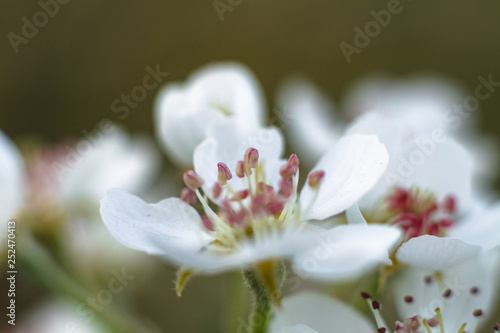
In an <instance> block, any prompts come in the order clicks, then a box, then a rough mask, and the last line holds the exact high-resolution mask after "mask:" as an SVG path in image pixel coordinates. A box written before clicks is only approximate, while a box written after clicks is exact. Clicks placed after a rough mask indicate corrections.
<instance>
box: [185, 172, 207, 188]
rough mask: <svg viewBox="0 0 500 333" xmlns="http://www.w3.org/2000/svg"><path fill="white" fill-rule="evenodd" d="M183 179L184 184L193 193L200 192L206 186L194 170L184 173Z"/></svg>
mask: <svg viewBox="0 0 500 333" xmlns="http://www.w3.org/2000/svg"><path fill="white" fill-rule="evenodd" d="M182 179H183V180H184V184H186V186H187V187H188V188H190V189H191V190H193V191H196V190H198V189H199V188H200V187H202V186H203V184H204V182H203V178H201V177H200V176H199V175H198V174H197V173H196V172H194V170H188V171H186V172H184V175H183V176H182Z"/></svg>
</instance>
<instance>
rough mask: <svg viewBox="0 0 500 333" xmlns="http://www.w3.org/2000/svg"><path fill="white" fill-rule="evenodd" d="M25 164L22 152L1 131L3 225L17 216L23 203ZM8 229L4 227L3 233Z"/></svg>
mask: <svg viewBox="0 0 500 333" xmlns="http://www.w3.org/2000/svg"><path fill="white" fill-rule="evenodd" d="M23 178H24V165H23V159H22V156H21V153H20V152H19V150H18V149H17V147H16V146H15V145H14V143H13V142H12V141H10V139H9V138H8V137H7V136H6V135H5V134H4V133H3V132H2V131H0V221H1V225H2V226H3V225H4V223H6V222H7V220H9V219H11V218H14V217H15V215H14V214H15V212H16V211H17V210H18V209H19V207H20V205H21V203H22V196H23ZM2 228H3V227H2ZM6 230H7V228H6V227H5V228H3V229H2V231H0V232H1V233H2V234H3V233H4V232H5V231H6Z"/></svg>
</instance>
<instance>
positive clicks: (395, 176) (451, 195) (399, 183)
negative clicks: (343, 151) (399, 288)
mask: <svg viewBox="0 0 500 333" xmlns="http://www.w3.org/2000/svg"><path fill="white" fill-rule="evenodd" d="M398 125H399V123H398V121H397V120H396V119H394V118H393V117H389V116H384V115H382V114H380V113H377V112H370V113H367V114H365V115H363V116H361V117H360V118H359V119H358V120H357V121H356V122H355V123H354V124H353V125H352V126H351V128H350V129H349V130H348V133H362V134H376V135H377V136H378V137H379V139H380V140H381V142H383V143H384V144H385V145H386V147H387V150H388V152H389V155H390V162H389V166H388V168H387V170H386V172H385V174H384V176H383V177H382V178H381V179H380V180H379V182H378V183H377V184H376V185H375V186H374V188H373V189H372V190H370V191H369V192H368V193H367V195H365V197H364V198H363V199H361V200H360V201H359V206H360V208H361V211H362V212H363V214H364V215H365V217H366V218H367V219H368V220H369V221H371V222H377V223H381V222H387V223H390V224H394V225H398V226H400V227H401V228H402V229H403V230H404V231H405V233H406V238H407V239H409V241H407V242H405V243H404V244H403V245H402V246H401V247H400V248H399V249H398V251H397V254H396V258H397V259H398V260H399V261H401V262H404V263H408V264H412V265H415V266H417V267H421V268H426V269H430V268H431V267H432V268H433V269H435V270H439V269H444V268H447V267H451V266H453V265H455V264H457V263H459V262H463V261H466V260H468V259H470V258H472V257H474V256H475V255H477V254H479V252H480V251H481V249H482V250H483V251H486V250H489V249H491V248H494V247H496V246H498V245H500V230H499V229H498V228H495V224H494V223H493V222H491V221H494V220H495V219H498V218H500V211H499V210H498V209H490V208H488V207H483V204H481V203H480V201H478V199H476V196H475V193H474V187H473V185H474V184H473V174H474V163H473V160H472V158H471V156H470V155H469V153H468V152H467V151H466V150H465V149H464V148H463V147H462V146H460V145H459V144H458V143H457V142H455V141H454V140H453V139H451V138H446V137H437V136H432V135H431V136H420V137H416V138H415V137H413V136H412V138H411V139H410V140H409V139H408V138H407V136H406V135H405V134H406V133H407V132H406V129H407V127H405V126H398ZM387 133H391V134H392V135H390V136H389V135H387ZM476 207H482V208H476ZM417 236H418V237H417ZM436 236H438V237H436ZM480 237H482V241H481V242H480V241H479V238H480ZM410 238H411V239H410ZM483 244H485V245H486V244H487V246H483Z"/></svg>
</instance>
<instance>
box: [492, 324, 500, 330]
mask: <svg viewBox="0 0 500 333" xmlns="http://www.w3.org/2000/svg"><path fill="white" fill-rule="evenodd" d="M493 331H495V332H500V323H496V324H495V325H493Z"/></svg>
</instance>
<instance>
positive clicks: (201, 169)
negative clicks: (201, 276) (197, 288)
mask: <svg viewBox="0 0 500 333" xmlns="http://www.w3.org/2000/svg"><path fill="white" fill-rule="evenodd" d="M233 131H235V132H237V128H233V130H231V129H226V130H224V131H223V130H220V131H217V132H216V134H215V136H214V137H213V138H210V139H207V140H206V141H204V142H203V143H202V144H200V145H199V146H198V147H197V149H196V150H195V156H194V164H195V170H196V172H195V171H192V170H191V171H188V172H186V173H185V174H184V181H185V183H186V185H187V186H188V188H187V189H185V190H183V194H182V198H183V200H184V201H183V200H181V199H178V198H170V199H165V200H163V201H161V202H159V203H157V204H148V203H146V202H144V201H143V200H141V199H140V198H138V197H136V196H134V195H132V194H129V193H127V192H125V191H122V190H118V189H112V190H110V191H109V192H108V194H107V196H106V197H105V198H104V199H103V200H102V201H101V214H102V217H103V220H104V223H105V224H106V226H107V227H108V229H109V230H110V232H111V233H112V234H113V235H114V236H115V237H116V238H117V239H118V240H120V241H121V242H122V243H124V244H125V245H127V246H129V247H131V248H134V249H137V250H141V251H145V252H148V253H151V254H156V255H159V256H162V257H164V258H165V259H167V260H169V261H171V262H174V263H175V264H177V265H181V266H187V267H190V268H194V269H196V270H199V271H204V272H217V271H222V270H227V269H232V268H235V267H244V266H247V265H249V264H252V263H257V262H261V261H266V260H269V259H277V258H294V257H296V258H298V259H300V260H304V258H302V257H300V256H298V255H299V254H306V253H308V252H307V250H311V248H315V247H319V246H321V245H323V247H325V246H326V247H327V248H326V250H325V249H323V252H322V253H321V255H320V256H316V255H315V254H316V253H312V254H310V255H308V256H307V258H306V259H307V260H309V261H313V263H314V267H312V268H310V269H309V270H308V269H307V268H308V267H309V266H308V267H303V266H304V265H303V263H304V262H303V261H302V262H295V266H296V267H297V266H299V267H301V268H304V269H305V270H307V271H308V273H309V274H310V275H311V276H314V275H315V273H318V274H319V275H320V276H322V275H324V274H325V271H328V274H329V275H331V276H332V277H333V278H335V277H336V274H337V273H338V274H340V275H342V276H344V275H345V274H346V273H348V271H353V272H356V273H357V272H358V271H359V269H360V267H362V266H363V265H364V264H366V263H367V262H371V261H377V260H387V259H388V255H387V249H388V248H390V247H391V246H392V245H393V244H394V243H395V242H397V241H398V240H399V236H400V233H399V232H398V231H397V229H394V228H391V227H383V226H375V225H374V226H342V227H339V228H334V229H331V230H325V229H322V228H319V227H313V226H312V225H310V224H308V223H307V220H309V219H324V218H326V217H329V216H331V215H335V214H338V213H341V212H342V211H344V210H345V209H346V208H348V207H349V206H351V205H352V204H354V203H355V202H356V201H357V200H358V199H359V198H360V197H361V196H362V195H363V194H364V193H366V192H367V191H368V190H369V189H370V187H371V186H372V185H373V184H374V183H375V182H376V181H377V179H378V177H379V176H380V175H381V174H382V173H383V171H384V168H385V165H386V163H387V155H386V152H385V148H384V147H383V145H381V144H380V143H379V142H378V140H377V139H376V138H375V137H374V136H361V135H352V136H347V137H344V138H342V139H341V140H339V142H338V144H337V145H335V146H334V147H332V149H331V150H330V151H329V152H327V153H326V154H325V156H324V157H323V158H322V159H321V160H320V161H319V163H318V165H317V168H316V171H313V172H312V173H311V174H310V176H309V179H308V182H307V183H308V185H305V187H304V189H303V190H302V193H301V194H300V200H298V193H297V183H298V163H299V161H298V157H297V156H296V155H292V156H291V157H290V159H289V160H288V161H287V160H281V152H282V145H283V142H282V139H281V135H280V133H279V132H278V131H277V130H275V129H272V128H271V129H262V130H261V131H259V132H257V133H255V134H254V135H252V136H250V137H248V136H246V137H243V138H239V137H238V136H236V134H235V133H233ZM202 191H203V192H204V194H202ZM209 198H210V199H211V201H212V202H213V203H212V204H210V203H209V201H208V200H209ZM196 199H198V200H199V201H200V202H201V204H202V206H203V211H204V214H203V216H200V215H199V214H198V212H197V211H196V210H195V209H194V208H193V207H191V206H190V205H189V204H188V202H189V203H191V204H194V203H195V201H196ZM214 205H215V207H216V208H215V209H216V210H218V212H216V211H214V210H212V207H214ZM370 231H372V232H373V233H374V234H377V235H380V239H381V240H380V242H376V243H373V244H370V245H372V246H373V248H371V249H369V250H367V249H366V247H365V244H364V243H362V242H364V241H365V240H366V238H367V234H368V233H369V232H370ZM318 242H319V243H318ZM332 242H333V244H331V243H332ZM324 244H326V245H324ZM343 246H346V247H347V248H348V249H349V250H351V251H346V250H345V249H344V248H343ZM382 249H383V250H382ZM356 256H357V257H358V258H359V259H360V262H359V263H352V264H351V266H349V268H348V269H346V268H344V267H329V268H328V269H327V268H322V267H323V266H329V265H330V264H331V262H333V263H336V262H342V263H346V262H347V261H348V260H349V259H351V258H353V257H356ZM367 258H368V259H367Z"/></svg>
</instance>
